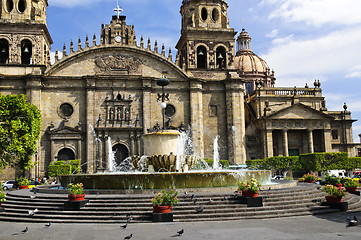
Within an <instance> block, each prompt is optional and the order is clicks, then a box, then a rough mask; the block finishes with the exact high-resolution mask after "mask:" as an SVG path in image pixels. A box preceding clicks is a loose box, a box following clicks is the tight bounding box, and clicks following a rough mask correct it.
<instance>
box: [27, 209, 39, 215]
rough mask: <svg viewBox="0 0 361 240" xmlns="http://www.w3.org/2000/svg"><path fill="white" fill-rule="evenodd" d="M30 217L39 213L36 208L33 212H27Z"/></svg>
mask: <svg viewBox="0 0 361 240" xmlns="http://www.w3.org/2000/svg"><path fill="white" fill-rule="evenodd" d="M28 212H29V215H30V216H34V215H35V213H37V212H39V210H38V209H37V208H36V209H35V210H34V211H28Z"/></svg>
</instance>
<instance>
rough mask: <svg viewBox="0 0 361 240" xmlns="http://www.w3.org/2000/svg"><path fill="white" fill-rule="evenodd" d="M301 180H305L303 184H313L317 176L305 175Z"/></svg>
mask: <svg viewBox="0 0 361 240" xmlns="http://www.w3.org/2000/svg"><path fill="white" fill-rule="evenodd" d="M303 178H304V179H305V182H308V183H314V182H315V181H316V179H317V176H315V175H312V174H310V173H307V174H305V175H303Z"/></svg>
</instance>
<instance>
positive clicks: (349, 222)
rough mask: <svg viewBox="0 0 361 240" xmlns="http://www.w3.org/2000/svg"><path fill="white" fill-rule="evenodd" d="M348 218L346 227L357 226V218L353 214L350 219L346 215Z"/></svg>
mask: <svg viewBox="0 0 361 240" xmlns="http://www.w3.org/2000/svg"><path fill="white" fill-rule="evenodd" d="M347 220H348V225H347V227H356V226H358V219H357V217H356V216H353V219H350V218H349V217H347Z"/></svg>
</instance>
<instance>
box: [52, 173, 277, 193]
mask: <svg viewBox="0 0 361 240" xmlns="http://www.w3.org/2000/svg"><path fill="white" fill-rule="evenodd" d="M58 178H59V182H60V184H61V185H62V186H63V187H66V186H67V185H68V184H69V183H78V182H79V183H80V182H81V183H83V185H84V188H85V189H168V188H175V189H184V188H216V187H230V186H237V183H238V182H240V181H244V180H249V179H251V178H255V179H257V180H258V181H259V182H260V183H261V184H266V183H268V182H269V181H270V179H271V171H268V170H259V171H258V170H257V171H252V170H238V171H227V170H220V171H191V172H178V173H174V172H171V173H141V172H139V173H116V174H84V175H62V176H58Z"/></svg>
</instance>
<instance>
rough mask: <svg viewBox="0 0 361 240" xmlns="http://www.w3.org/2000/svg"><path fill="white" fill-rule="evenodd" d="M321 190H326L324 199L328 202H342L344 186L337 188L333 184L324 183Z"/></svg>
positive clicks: (344, 191) (344, 193) (344, 192)
mask: <svg viewBox="0 0 361 240" xmlns="http://www.w3.org/2000/svg"><path fill="white" fill-rule="evenodd" d="M321 190H322V191H323V192H326V193H327V195H326V201H327V202H329V203H338V202H342V198H343V197H344V196H346V190H345V188H342V187H341V188H338V187H335V186H333V185H326V186H324V187H322V189H321Z"/></svg>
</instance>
